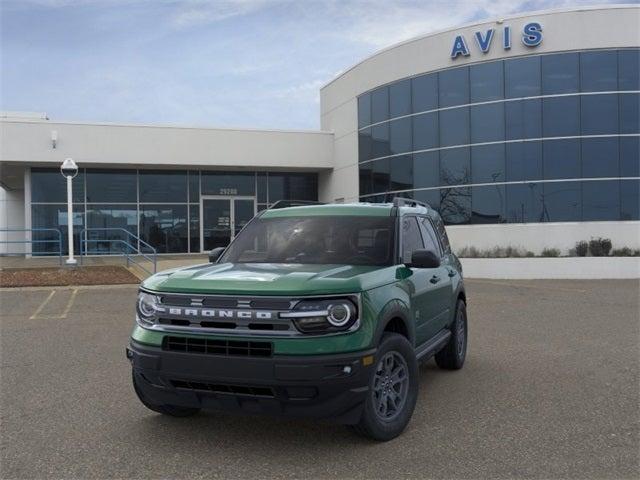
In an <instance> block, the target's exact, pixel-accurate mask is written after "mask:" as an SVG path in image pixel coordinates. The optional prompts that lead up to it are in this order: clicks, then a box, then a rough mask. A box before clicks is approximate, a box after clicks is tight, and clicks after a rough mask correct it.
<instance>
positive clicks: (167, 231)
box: [140, 205, 189, 253]
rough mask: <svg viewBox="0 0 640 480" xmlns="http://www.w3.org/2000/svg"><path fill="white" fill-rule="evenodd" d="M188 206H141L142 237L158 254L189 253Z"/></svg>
mask: <svg viewBox="0 0 640 480" xmlns="http://www.w3.org/2000/svg"><path fill="white" fill-rule="evenodd" d="M188 222H189V221H188V217H187V206H186V205H141V206H140V236H141V238H142V240H144V241H145V242H147V243H149V244H150V245H151V246H152V247H154V248H155V249H156V250H157V252H158V253H186V252H188V251H189V250H188V248H189V247H188V230H189V223H188Z"/></svg>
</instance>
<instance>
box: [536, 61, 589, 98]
mask: <svg viewBox="0 0 640 480" xmlns="http://www.w3.org/2000/svg"><path fill="white" fill-rule="evenodd" d="M541 63H542V65H541V67H542V94H543V95H552V94H556V93H574V92H577V91H578V90H579V82H580V72H579V57H578V54H577V53H562V54H558V55H544V56H542V59H541Z"/></svg>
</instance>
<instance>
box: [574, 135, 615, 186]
mask: <svg viewBox="0 0 640 480" xmlns="http://www.w3.org/2000/svg"><path fill="white" fill-rule="evenodd" d="M618 165H619V163H618V138H617V137H605V138H583V139H582V177H583V178H595V177H617V176H618V174H619V173H620V169H619V166H618Z"/></svg>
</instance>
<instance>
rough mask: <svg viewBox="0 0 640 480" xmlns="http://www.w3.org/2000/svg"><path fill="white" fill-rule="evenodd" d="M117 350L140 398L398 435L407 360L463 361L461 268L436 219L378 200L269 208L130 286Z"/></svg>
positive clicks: (410, 368) (411, 367)
mask: <svg viewBox="0 0 640 480" xmlns="http://www.w3.org/2000/svg"><path fill="white" fill-rule="evenodd" d="M136 310H137V315H136V322H137V325H136V327H135V328H134V330H133V333H132V335H131V342H130V345H129V347H128V348H127V357H128V358H129V359H130V361H131V364H132V367H133V385H134V388H135V391H136V393H137V395H138V397H139V398H140V401H141V402H142V403H143V404H144V405H145V406H147V407H148V408H150V409H151V410H154V411H156V412H160V413H163V414H166V415H172V416H177V417H182V416H188V415H193V414H195V413H197V412H198V411H199V410H200V409H202V408H204V409H217V410H235V411H240V412H247V413H269V414H274V415H283V416H292V417H314V418H320V419H330V420H333V421H337V422H340V423H344V424H348V425H352V426H353V428H354V429H355V430H356V431H357V432H359V433H361V434H363V435H366V436H369V437H371V438H374V439H376V440H389V439H391V438H394V437H395V436H397V435H399V434H400V433H401V432H402V431H403V429H404V428H405V427H406V425H407V423H408V422H409V420H410V418H411V415H412V413H413V409H414V407H415V404H416V400H417V396H418V382H419V373H418V362H419V361H421V360H426V359H428V358H430V357H432V356H435V360H436V363H437V364H438V365H439V366H440V367H441V368H444V369H452V370H454V369H459V368H461V367H462V365H463V363H464V360H465V356H466V345H467V313H466V296H465V290H464V285H463V281H462V269H461V266H460V262H459V261H458V259H457V257H456V256H455V255H454V254H453V253H451V249H450V247H449V241H448V239H447V234H446V232H445V229H444V225H443V223H442V220H441V218H440V216H439V215H438V214H437V213H436V212H435V211H434V210H433V209H431V208H430V207H429V206H428V205H425V204H422V203H419V202H415V201H411V200H405V199H395V200H394V201H393V203H390V204H365V203H360V204H335V205H322V204H317V205H308V206H294V207H288V208H271V209H269V210H266V211H263V212H260V213H258V214H257V215H256V216H255V217H254V218H253V219H252V220H251V221H250V222H249V223H248V224H247V225H246V226H245V227H244V229H243V230H242V231H241V232H240V234H239V235H238V236H237V237H236V238H235V239H234V240H233V242H232V243H231V244H230V245H229V246H228V247H226V248H219V249H215V250H212V252H211V254H210V263H208V264H204V265H197V266H191V267H186V268H179V269H175V270H168V271H165V272H161V273H158V274H156V275H153V276H152V277H150V278H148V279H147V280H146V281H145V282H144V283H143V284H142V286H141V288H140V292H139V296H138V301H137V308H136Z"/></svg>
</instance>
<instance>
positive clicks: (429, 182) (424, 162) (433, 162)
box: [413, 152, 440, 198]
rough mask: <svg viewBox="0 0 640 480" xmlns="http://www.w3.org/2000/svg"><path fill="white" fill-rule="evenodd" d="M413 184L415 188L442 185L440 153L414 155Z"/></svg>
mask: <svg viewBox="0 0 640 480" xmlns="http://www.w3.org/2000/svg"><path fill="white" fill-rule="evenodd" d="M413 183H414V187H415V188H427V187H437V186H438V185H440V156H439V154H438V152H424V153H414V154H413ZM438 198H439V197H438Z"/></svg>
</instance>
